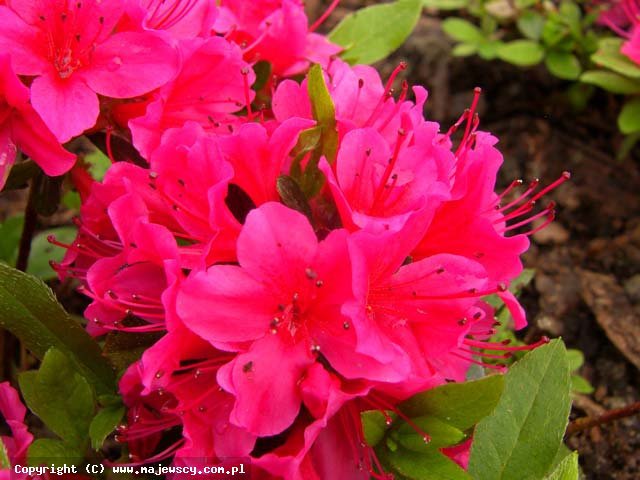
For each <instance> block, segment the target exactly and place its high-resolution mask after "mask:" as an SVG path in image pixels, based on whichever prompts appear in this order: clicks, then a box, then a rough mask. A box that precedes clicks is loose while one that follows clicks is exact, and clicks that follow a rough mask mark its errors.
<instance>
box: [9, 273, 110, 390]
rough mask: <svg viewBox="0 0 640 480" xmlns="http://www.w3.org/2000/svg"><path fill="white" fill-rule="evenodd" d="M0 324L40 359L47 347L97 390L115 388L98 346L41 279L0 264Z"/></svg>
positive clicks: (106, 362)
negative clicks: (66, 357)
mask: <svg viewBox="0 0 640 480" xmlns="http://www.w3.org/2000/svg"><path fill="white" fill-rule="evenodd" d="M0 326H2V327H3V328H6V329H7V330H9V331H10V332H11V333H13V334H14V335H15V336H16V337H18V338H19V339H20V340H22V342H23V343H24V345H25V347H26V348H27V349H29V350H30V351H31V352H32V353H33V354H34V355H35V356H36V357H38V358H40V359H42V358H43V357H44V355H45V353H46V352H47V350H49V348H51V347H56V348H58V349H59V350H61V351H62V352H64V354H65V355H67V356H68V357H69V358H70V359H71V360H72V361H73V362H74V363H75V364H76V365H77V366H78V368H79V369H80V370H81V372H82V374H83V375H84V376H85V377H86V378H87V379H88V380H89V381H90V382H91V383H92V384H93V385H94V387H95V388H96V391H97V392H98V393H111V392H113V391H115V375H114V372H113V369H112V368H111V366H110V365H109V363H108V361H107V360H106V359H105V358H104V357H103V356H102V353H101V351H100V347H99V345H98V344H97V343H96V342H95V341H94V340H93V339H92V338H91V337H90V336H89V335H88V334H87V333H86V332H85V331H84V329H83V328H82V327H81V326H80V325H79V324H78V323H77V322H75V321H74V320H73V319H71V317H70V316H69V315H68V314H67V312H65V311H64V309H63V308H62V306H61V305H60V304H59V303H58V301H57V300H56V298H55V295H54V294H53V292H52V291H51V289H50V288H49V287H47V286H46V285H45V284H44V283H43V282H42V281H41V280H39V279H37V278H35V277H33V276H31V275H28V274H25V273H23V272H19V271H18V270H15V269H13V268H11V267H9V266H7V265H3V264H0Z"/></svg>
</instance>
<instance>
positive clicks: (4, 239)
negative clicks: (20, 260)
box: [0, 215, 24, 265]
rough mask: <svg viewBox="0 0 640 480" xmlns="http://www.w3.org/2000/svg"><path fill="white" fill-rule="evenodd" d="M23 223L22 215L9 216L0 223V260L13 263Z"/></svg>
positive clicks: (16, 254)
mask: <svg viewBox="0 0 640 480" xmlns="http://www.w3.org/2000/svg"><path fill="white" fill-rule="evenodd" d="M23 225H24V217H23V216H22V215H16V216H15V217H9V218H7V219H6V220H5V221H4V223H2V224H0V261H3V262H6V263H8V264H9V265H15V263H16V258H17V256H18V247H19V245H20V236H21V235H22V227H23Z"/></svg>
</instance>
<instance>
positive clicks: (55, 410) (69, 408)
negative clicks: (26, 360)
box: [18, 348, 95, 449]
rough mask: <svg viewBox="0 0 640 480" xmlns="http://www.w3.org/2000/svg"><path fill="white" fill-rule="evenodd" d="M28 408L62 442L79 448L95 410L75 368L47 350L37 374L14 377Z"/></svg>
mask: <svg viewBox="0 0 640 480" xmlns="http://www.w3.org/2000/svg"><path fill="white" fill-rule="evenodd" d="M18 382H19V384H20V391H21V392H22V395H23V396H24V399H25V402H26V404H27V406H28V407H29V409H30V410H31V411H32V412H33V413H35V414H36V415H37V416H38V417H40V419H41V420H42V421H43V422H44V423H45V425H46V426H47V427H48V428H50V429H51V431H53V432H54V433H55V434H56V435H58V436H59V437H60V438H61V439H62V440H64V441H65V443H66V444H67V445H69V446H71V447H74V448H77V449H82V447H83V446H84V444H85V443H86V441H87V436H88V432H89V424H90V423H91V420H92V418H93V415H94V411H95V399H94V395H93V390H92V389H91V386H90V385H89V383H88V382H87V380H86V379H85V378H84V377H83V376H82V375H81V374H80V373H79V372H78V371H77V370H76V367H75V365H74V364H73V363H72V362H71V361H70V360H69V359H68V358H67V357H66V356H65V355H64V353H62V352H61V351H59V350H56V349H55V348H51V349H50V350H49V351H48V352H47V353H46V355H45V356H44V359H43V360H42V365H41V366H40V369H39V370H38V371H28V372H23V373H21V374H20V375H19V377H18Z"/></svg>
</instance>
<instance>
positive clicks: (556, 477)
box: [545, 452, 580, 480]
mask: <svg viewBox="0 0 640 480" xmlns="http://www.w3.org/2000/svg"><path fill="white" fill-rule="evenodd" d="M579 478H580V467H579V466H578V452H572V453H571V454H569V455H567V456H566V457H564V460H562V462H560V464H559V465H558V466H557V467H556V468H555V469H554V470H553V472H551V473H550V474H549V475H547V476H546V477H545V480H578V479H579Z"/></svg>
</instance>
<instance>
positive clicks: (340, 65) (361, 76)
mask: <svg viewBox="0 0 640 480" xmlns="http://www.w3.org/2000/svg"><path fill="white" fill-rule="evenodd" d="M404 68H405V65H404V64H400V66H399V67H398V68H396V70H395V71H394V72H393V74H392V75H391V77H390V78H389V80H388V81H387V83H386V85H384V84H383V83H382V80H381V79H380V75H379V74H378V72H377V71H376V70H375V69H374V68H372V67H369V66H367V65H356V66H354V67H351V66H349V65H348V64H347V63H345V62H343V61H342V60H340V59H334V60H332V61H331V63H330V64H329V66H328V68H327V69H326V71H325V78H326V83H327V87H328V89H329V93H330V95H331V98H332V100H333V103H334V106H335V111H336V121H337V123H338V131H339V132H340V134H341V135H344V134H345V133H346V132H348V131H350V130H353V129H354V128H373V129H375V130H376V131H377V132H378V133H380V134H381V135H382V136H383V137H384V138H385V140H386V141H387V142H388V143H389V144H390V145H393V144H395V142H396V140H397V136H398V131H399V130H400V129H404V130H408V129H409V127H412V128H415V127H417V126H419V125H420V124H421V123H423V122H424V118H423V114H422V111H423V108H424V103H425V102H426V100H427V91H426V90H425V89H424V88H422V87H414V88H413V93H414V95H415V102H412V101H407V100H406V98H407V93H408V88H409V87H408V84H407V83H406V82H403V85H402V90H401V92H400V95H399V97H398V100H396V99H394V98H393V96H392V95H391V91H392V86H393V83H394V81H395V79H396V77H397V75H398V74H399V73H400V71H402V70H403V69H404ZM272 109H273V114H274V116H275V118H276V119H277V120H278V121H280V122H282V121H284V120H285V119H287V118H291V117H302V118H311V117H312V116H311V102H310V100H309V93H308V90H307V81H306V79H305V80H303V81H302V83H300V84H298V83H297V82H294V81H293V80H284V81H283V82H281V83H280V84H279V85H278V87H277V89H276V91H275V93H274V95H273V101H272Z"/></svg>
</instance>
